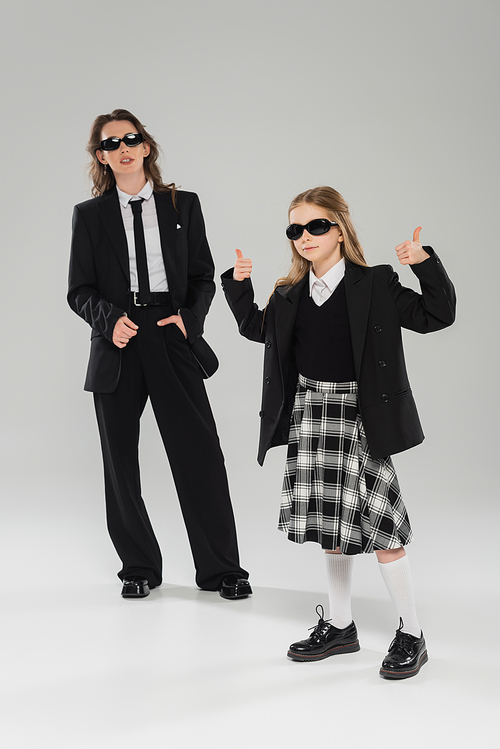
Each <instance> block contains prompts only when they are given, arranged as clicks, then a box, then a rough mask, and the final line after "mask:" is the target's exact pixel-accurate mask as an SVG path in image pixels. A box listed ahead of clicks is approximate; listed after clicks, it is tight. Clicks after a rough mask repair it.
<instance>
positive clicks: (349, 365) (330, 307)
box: [295, 279, 356, 382]
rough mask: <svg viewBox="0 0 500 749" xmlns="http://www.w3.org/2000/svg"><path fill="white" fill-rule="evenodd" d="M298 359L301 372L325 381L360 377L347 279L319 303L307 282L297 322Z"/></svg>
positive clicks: (310, 377)
mask: <svg viewBox="0 0 500 749" xmlns="http://www.w3.org/2000/svg"><path fill="white" fill-rule="evenodd" d="M295 360H296V362H297V368H298V370H299V372H300V374H301V375H303V376H304V377H307V378H309V379H311V380H321V381H324V382H352V381H353V380H355V379H356V375H355V373H354V361H353V357H352V346H351V333H350V330H349V317H348V314H347V301H346V295H345V284H344V279H342V281H341V282H340V283H339V285H338V286H337V288H336V289H335V291H334V292H333V294H332V295H331V297H330V298H329V299H328V300H327V301H326V302H325V303H324V304H322V305H321V306H318V305H317V304H316V303H315V302H314V301H313V300H312V298H311V296H310V295H309V284H308V283H306V285H305V286H304V291H303V292H302V294H301V297H300V301H299V309H298V311H297V319H296V321H295Z"/></svg>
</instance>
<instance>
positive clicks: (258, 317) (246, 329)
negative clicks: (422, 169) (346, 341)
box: [222, 247, 455, 465]
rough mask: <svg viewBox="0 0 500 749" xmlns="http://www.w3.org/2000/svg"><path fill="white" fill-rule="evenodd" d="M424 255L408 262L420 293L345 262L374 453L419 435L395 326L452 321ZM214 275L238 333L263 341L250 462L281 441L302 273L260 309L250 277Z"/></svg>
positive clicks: (444, 280) (441, 283) (450, 305)
mask: <svg viewBox="0 0 500 749" xmlns="http://www.w3.org/2000/svg"><path fill="white" fill-rule="evenodd" d="M424 249H425V250H426V252H427V253H429V254H430V257H429V258H428V259H427V260H424V262H423V263H419V264H418V265H412V266H410V267H411V269H412V271H413V272H414V273H415V275H416V276H417V278H418V279H419V281H420V286H421V289H422V294H418V293H417V292H415V291H413V290H412V289H408V288H405V287H404V286H402V285H401V284H400V282H399V280H398V275H397V273H395V272H394V270H393V269H392V268H391V266H390V265H377V266H374V267H373V268H365V267H362V266H360V265H354V264H353V263H350V262H348V261H346V272H345V287H346V297H347V308H348V313H349V326H350V331H351V339H352V349H353V356H354V366H355V371H356V379H357V382H358V397H359V408H360V412H361V418H362V421H363V425H364V428H365V432H366V438H367V441H368V445H369V448H370V452H371V454H372V456H373V457H374V458H381V457H385V456H387V455H392V454H394V453H398V452H402V451H403V450H407V449H408V448H410V447H413V446H415V445H418V444H419V443H420V442H422V440H423V439H424V434H423V432H422V427H421V425H420V420H419V418H418V413H417V409H416V406H415V401H414V400H413V395H412V392H411V388H410V383H409V380H408V375H407V372H406V366H405V361H404V354H403V343H402V337H401V327H403V328H409V329H410V330H415V331H416V332H418V333H429V332H431V331H435V330H441V329H442V328H446V327H447V326H448V325H451V324H452V323H453V321H454V319H455V290H454V288H453V284H452V283H451V281H450V279H449V278H448V275H447V273H446V271H445V269H444V268H443V265H442V263H441V261H440V260H439V258H438V256H437V255H436V254H435V252H434V250H433V249H432V248H431V247H424ZM232 276H233V269H232V268H231V269H230V270H228V271H226V272H225V273H224V274H223V275H222V288H223V289H224V293H225V295H226V299H227V301H228V303H229V306H230V307H231V310H232V312H233V314H234V316H235V318H236V320H237V322H238V326H239V330H240V333H241V334H242V335H243V336H245V337H246V338H249V339H250V340H252V341H260V342H262V343H264V344H265V356H264V383H263V393H262V410H261V412H260V417H261V430H260V442H259V451H258V457H257V460H258V462H259V463H260V465H262V464H263V462H264V458H265V455H266V452H267V450H268V449H269V448H270V447H274V446H275V445H284V444H286V443H287V442H288V433H289V428H290V417H291V413H292V407H293V402H294V397H295V390H296V386H297V378H298V372H297V369H296V365H295V356H294V351H293V340H294V333H293V330H294V323H295V317H296V315H297V309H298V300H299V298H300V295H301V293H302V289H303V288H304V285H305V284H306V283H307V282H308V276H307V275H306V277H305V278H304V279H303V280H302V281H301V282H300V283H298V284H296V285H295V286H279V287H277V288H276V290H275V292H274V294H273V295H272V296H271V299H270V300H269V304H268V305H267V307H266V310H265V314H264V312H263V311H262V310H259V309H258V307H257V305H256V304H255V303H254V301H253V289H252V284H251V281H250V279H245V280H244V281H234V280H233V277H232Z"/></svg>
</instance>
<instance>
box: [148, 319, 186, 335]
mask: <svg viewBox="0 0 500 749" xmlns="http://www.w3.org/2000/svg"><path fill="white" fill-rule="evenodd" d="M172 323H175V325H177V327H178V328H179V329H180V330H182V335H183V336H184V338H187V337H188V334H187V332H186V328H185V327H184V323H183V322H182V317H181V316H180V315H170V317H164V318H163V320H158V322H157V323H156V324H157V325H171V324H172Z"/></svg>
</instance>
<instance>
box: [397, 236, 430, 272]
mask: <svg viewBox="0 0 500 749" xmlns="http://www.w3.org/2000/svg"><path fill="white" fill-rule="evenodd" d="M421 231H422V227H421V226H419V227H417V228H416V229H415V231H414V232H413V241H412V242H410V241H409V240H407V241H406V242H403V244H398V246H397V247H396V253H397V256H398V259H399V262H400V263H401V265H418V264H419V263H423V262H424V260H427V258H428V257H430V255H428V254H427V253H426V251H425V250H424V249H423V247H422V245H421V244H420V232H421Z"/></svg>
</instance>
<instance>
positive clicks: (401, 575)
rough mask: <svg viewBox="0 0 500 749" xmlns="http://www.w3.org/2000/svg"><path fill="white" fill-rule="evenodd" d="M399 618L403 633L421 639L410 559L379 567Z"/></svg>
mask: <svg viewBox="0 0 500 749" xmlns="http://www.w3.org/2000/svg"><path fill="white" fill-rule="evenodd" d="M378 568H379V570H380V572H381V573H382V577H383V578H384V582H385V584H386V585H387V590H388V591H389V595H390V596H391V598H392V602H393V604H394V607H395V609H396V611H397V613H398V616H400V617H401V619H402V620H403V632H408V633H409V634H410V635H414V636H415V637H420V635H421V632H422V631H421V629H420V624H419V623H418V617H417V610H416V608H415V595H414V592H413V580H412V577H411V569H410V562H409V561H408V557H407V556H404V557H401V559H396V561H395V562H388V563H387V564H380V562H379V565H378Z"/></svg>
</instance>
